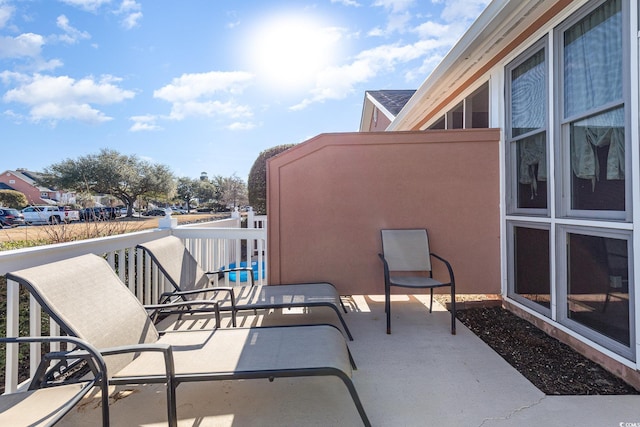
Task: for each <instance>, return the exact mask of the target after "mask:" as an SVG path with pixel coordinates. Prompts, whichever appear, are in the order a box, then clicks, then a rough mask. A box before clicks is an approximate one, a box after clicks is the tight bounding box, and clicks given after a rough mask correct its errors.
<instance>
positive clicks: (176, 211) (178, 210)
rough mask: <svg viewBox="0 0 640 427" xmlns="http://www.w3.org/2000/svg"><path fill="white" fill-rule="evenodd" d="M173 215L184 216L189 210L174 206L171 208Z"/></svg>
mask: <svg viewBox="0 0 640 427" xmlns="http://www.w3.org/2000/svg"><path fill="white" fill-rule="evenodd" d="M171 213H172V214H173V215H184V214H186V213H187V210H186V209H182V208H179V207H177V206H172V207H171Z"/></svg>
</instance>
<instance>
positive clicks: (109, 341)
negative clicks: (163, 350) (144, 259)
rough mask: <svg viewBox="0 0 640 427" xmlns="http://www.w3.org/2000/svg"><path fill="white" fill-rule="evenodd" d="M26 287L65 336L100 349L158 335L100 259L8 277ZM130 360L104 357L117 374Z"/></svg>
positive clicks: (69, 261) (91, 257)
mask: <svg viewBox="0 0 640 427" xmlns="http://www.w3.org/2000/svg"><path fill="white" fill-rule="evenodd" d="M7 278H8V279H11V280H15V281H16V282H18V283H21V284H22V285H24V286H26V287H27V288H28V289H29V291H30V292H31V294H32V295H33V296H34V297H35V298H36V300H37V301H38V303H39V304H40V305H41V306H42V308H43V309H44V310H45V311H46V312H47V313H48V314H49V315H50V316H51V318H52V319H54V320H55V321H56V322H57V323H58V324H59V325H60V328H61V329H62V330H63V331H64V332H65V333H67V334H68V335H72V336H76V337H78V338H81V339H83V340H85V341H87V342H89V343H90V344H92V345H93V346H94V347H96V348H98V349H100V348H105V347H114V346H121V345H131V344H140V343H153V342H155V341H157V340H158V337H159V334H158V331H157V329H156V328H155V326H154V325H153V323H152V322H151V319H150V318H149V316H148V314H147V312H146V310H145V309H144V307H143V306H142V304H140V302H139V301H138V299H137V298H136V297H135V295H133V293H132V292H131V291H130V290H129V289H128V288H127V287H126V286H125V285H124V284H123V283H122V281H121V280H120V278H119V277H118V276H117V275H116V273H115V272H114V271H113V269H112V268H111V266H110V265H109V264H108V263H107V261H106V260H105V259H104V258H101V257H99V256H97V255H93V254H89V255H82V256H79V257H75V258H68V259H66V260H63V261H58V262H53V263H50V264H44V265H40V266H37V267H32V268H27V269H24V270H20V271H16V272H12V273H9V274H7ZM132 358H133V355H131V354H127V355H118V356H108V357H105V361H106V362H107V367H108V369H109V371H110V372H118V371H119V370H120V369H121V368H122V367H124V366H126V365H127V364H128V363H129V362H130V361H131V360H132Z"/></svg>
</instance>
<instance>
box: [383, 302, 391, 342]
mask: <svg viewBox="0 0 640 427" xmlns="http://www.w3.org/2000/svg"><path fill="white" fill-rule="evenodd" d="M384 311H385V312H386V313H387V334H391V295H389V294H388V293H387V294H386V295H385V298H384Z"/></svg>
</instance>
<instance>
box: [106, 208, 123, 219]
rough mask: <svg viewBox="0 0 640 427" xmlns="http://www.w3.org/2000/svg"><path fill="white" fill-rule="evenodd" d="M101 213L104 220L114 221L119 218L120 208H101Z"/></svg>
mask: <svg viewBox="0 0 640 427" xmlns="http://www.w3.org/2000/svg"><path fill="white" fill-rule="evenodd" d="M102 212H103V215H104V218H105V219H116V218H118V217H119V216H120V208H113V207H111V206H109V207H105V208H102Z"/></svg>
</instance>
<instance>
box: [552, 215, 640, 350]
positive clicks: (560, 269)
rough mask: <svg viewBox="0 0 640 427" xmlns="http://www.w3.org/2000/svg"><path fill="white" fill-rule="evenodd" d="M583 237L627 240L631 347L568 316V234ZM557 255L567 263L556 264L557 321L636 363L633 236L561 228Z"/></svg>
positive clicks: (626, 232)
mask: <svg viewBox="0 0 640 427" xmlns="http://www.w3.org/2000/svg"><path fill="white" fill-rule="evenodd" d="M572 233H573V234H582V235H586V236H595V237H604V238H611V239H621V240H626V241H627V256H628V260H629V261H628V268H629V271H628V274H629V344H630V345H629V347H627V346H626V345H624V344H623V343H621V342H618V341H616V340H614V339H612V338H609V337H607V336H605V335H604V334H602V333H600V332H598V331H595V330H594V329H591V328H589V327H587V326H585V325H583V324H581V323H578V322H577V321H575V320H573V319H570V318H569V317H568V313H567V301H568V300H567V299H568V292H567V288H568V268H569V260H568V252H567V248H568V244H569V239H568V235H569V234H572ZM556 256H557V257H558V259H559V260H560V259H562V260H564V262H559V263H557V269H556V283H557V297H558V301H559V303H558V304H557V308H556V310H557V311H556V313H557V320H558V322H559V323H561V324H562V325H564V326H566V327H567V328H569V329H571V330H573V331H575V332H577V333H579V334H580V335H582V336H584V337H585V338H587V339H589V340H591V341H593V342H595V343H598V344H600V345H602V346H603V347H606V348H608V349H609V350H611V351H613V352H614V353H617V354H619V355H621V356H623V357H626V358H628V359H630V360H633V361H635V360H636V359H635V357H636V352H635V350H636V331H635V304H634V301H635V286H633V284H634V283H635V275H634V268H633V259H634V255H633V234H632V232H631V231H629V230H622V229H610V228H597V227H584V226H579V225H558V229H557V232H556Z"/></svg>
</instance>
